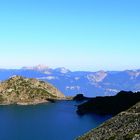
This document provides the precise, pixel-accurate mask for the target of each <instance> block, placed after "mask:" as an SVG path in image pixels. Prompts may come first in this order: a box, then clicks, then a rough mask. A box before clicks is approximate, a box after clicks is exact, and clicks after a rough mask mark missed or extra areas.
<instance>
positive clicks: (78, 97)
mask: <svg viewBox="0 0 140 140" xmlns="http://www.w3.org/2000/svg"><path fill="white" fill-rule="evenodd" d="M89 99H90V98H88V97H85V96H84V95H83V94H77V95H76V96H74V97H73V100H74V101H85V100H89Z"/></svg>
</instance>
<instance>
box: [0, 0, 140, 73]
mask: <svg viewBox="0 0 140 140" xmlns="http://www.w3.org/2000/svg"><path fill="white" fill-rule="evenodd" d="M139 4H140V1H138V0H117V1H112V0H106V1H104V0H94V1H93V0H20V1H19V0H12V1H11V0H5V1H1V2H0V17H1V19H0V31H1V33H0V50H1V51H0V67H1V68H2V67H3V68H5V67H6V68H19V67H22V66H34V65H38V64H47V65H48V66H50V67H66V68H68V69H72V70H90V71H97V70H125V69H137V68H140V63H139V60H140V55H139V52H140V47H139V46H140V39H139V38H140V26H139V25H140V18H139V17H140V16H139V15H140V9H139Z"/></svg>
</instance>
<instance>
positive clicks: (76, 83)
mask: <svg viewBox="0 0 140 140" xmlns="http://www.w3.org/2000/svg"><path fill="white" fill-rule="evenodd" d="M13 75H20V76H24V77H28V78H37V79H39V80H43V81H46V82H49V83H51V84H53V85H54V86H55V87H57V88H58V89H59V90H60V91H61V92H63V93H64V94H65V95H69V96H74V95H76V94H78V93H82V94H84V95H85V96H89V97H93V96H94V97H95V96H110V95H115V94H116V93H118V92H119V91H121V90H125V91H134V92H136V91H140V70H126V71H98V72H88V71H73V72H72V71H70V70H68V69H66V68H64V67H62V68H56V69H52V68H49V67H48V66H43V65H38V66H34V67H23V68H21V69H15V70H14V69H0V80H6V79H8V78H9V77H11V76H13Z"/></svg>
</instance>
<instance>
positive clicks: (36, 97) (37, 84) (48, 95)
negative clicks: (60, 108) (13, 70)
mask: <svg viewBox="0 0 140 140" xmlns="http://www.w3.org/2000/svg"><path fill="white" fill-rule="evenodd" d="M62 98H65V96H64V95H63V94H62V93H61V92H60V91H59V90H58V89H56V88H55V87H54V86H52V85H51V84H49V83H45V82H44V81H39V80H37V79H29V78H25V77H21V76H12V77H10V78H9V79H8V80H6V81H2V82H1V83H0V104H22V105H26V104H38V103H43V102H48V101H49V100H50V99H62Z"/></svg>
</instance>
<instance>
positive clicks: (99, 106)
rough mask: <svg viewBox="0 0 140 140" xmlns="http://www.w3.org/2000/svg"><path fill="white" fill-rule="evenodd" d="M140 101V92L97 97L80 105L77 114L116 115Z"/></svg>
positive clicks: (123, 92) (122, 92)
mask: <svg viewBox="0 0 140 140" xmlns="http://www.w3.org/2000/svg"><path fill="white" fill-rule="evenodd" d="M138 101H140V92H136V93H133V92H126V91H121V92H119V93H118V94H117V95H116V96H106V97H96V98H92V99H90V100H88V101H87V102H84V103H83V104H81V105H78V108H77V113H78V114H80V115H84V114H86V113H96V114H100V115H116V114H118V113H120V112H121V111H124V110H126V109H128V108H130V107H131V106H133V105H135V104H136V103H137V102H138Z"/></svg>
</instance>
